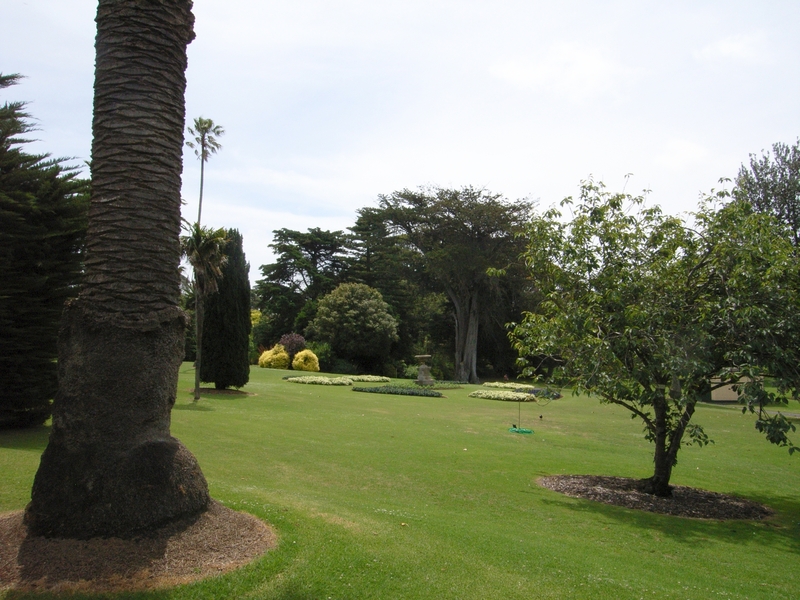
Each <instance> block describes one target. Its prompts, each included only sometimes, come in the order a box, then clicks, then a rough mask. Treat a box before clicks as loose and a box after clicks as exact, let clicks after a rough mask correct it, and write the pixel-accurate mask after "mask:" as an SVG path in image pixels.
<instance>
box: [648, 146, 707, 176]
mask: <svg viewBox="0 0 800 600" xmlns="http://www.w3.org/2000/svg"><path fill="white" fill-rule="evenodd" d="M708 156H709V152H708V149H707V148H705V147H704V146H701V145H700V144H697V143H695V142H692V141H689V140H684V139H677V138H675V139H671V140H669V141H667V143H666V144H664V146H663V148H662V150H661V151H660V152H659V153H658V154H657V155H656V156H655V159H654V162H655V164H656V165H657V166H659V167H662V168H664V169H669V170H671V171H680V170H683V169H685V168H687V167H690V166H693V165H696V164H698V163H702V162H704V161H705V160H706V158H707V157H708Z"/></svg>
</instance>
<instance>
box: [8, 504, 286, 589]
mask: <svg viewBox="0 0 800 600" xmlns="http://www.w3.org/2000/svg"><path fill="white" fill-rule="evenodd" d="M22 515H23V511H15V512H11V513H5V514H0V590H7V589H16V590H21V591H56V592H60V591H70V592H72V591H81V592H116V591H122V590H126V591H128V590H146V589H156V588H163V587H171V586H175V585H180V584H184V583H190V582H192V581H197V580H199V579H204V578H206V577H211V576H214V575H219V574H221V573H225V572H227V571H231V570H233V569H236V568H237V567H240V566H243V565H245V564H247V563H249V562H251V561H253V560H255V559H256V558H258V557H259V556H261V555H263V554H264V553H265V552H267V551H268V550H270V549H272V548H274V547H275V546H276V545H277V537H276V535H275V532H274V530H273V529H272V528H271V527H269V526H268V525H267V524H266V523H264V522H263V521H260V520H259V519H257V518H256V517H254V516H252V515H248V514H246V513H240V512H236V511H233V510H231V509H229V508H226V507H225V506H223V505H222V504H219V503H218V502H212V504H211V506H210V507H209V509H208V510H207V511H206V512H204V513H202V514H201V515H200V516H199V517H195V518H194V519H191V520H188V521H184V522H181V523H176V524H172V525H169V526H167V527H164V528H162V529H160V530H158V531H157V532H155V533H153V534H151V535H149V536H147V537H139V538H134V539H131V540H122V539H118V538H108V539H99V538H98V539H91V540H67V539H47V538H42V537H29V536H28V535H27V530H26V528H25V526H24V525H23V524H22Z"/></svg>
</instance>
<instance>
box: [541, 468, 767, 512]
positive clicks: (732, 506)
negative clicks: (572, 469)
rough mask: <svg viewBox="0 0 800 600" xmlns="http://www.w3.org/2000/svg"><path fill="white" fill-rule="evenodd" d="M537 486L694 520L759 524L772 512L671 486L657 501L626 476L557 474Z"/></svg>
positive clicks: (740, 500)
mask: <svg viewBox="0 0 800 600" xmlns="http://www.w3.org/2000/svg"><path fill="white" fill-rule="evenodd" d="M538 482H539V485H541V486H542V487H546V488H547V489H550V490H553V491H555V492H560V493H562V494H565V495H567V496H571V497H573V498H583V499H585V500H594V501H596V502H603V503H605V504H613V505H615V506H623V507H625V508H632V509H636V510H645V511H649V512H654V513H661V514H665V515H673V516H676V517H689V518H693V519H716V520H720V521H724V520H729V519H742V520H747V521H759V520H761V519H764V518H766V517H768V516H770V515H771V514H772V510H770V509H769V508H767V507H766V506H764V505H762V504H758V503H757V502H752V501H751V500H745V499H743V498H737V497H735V496H728V495H726V494H719V493H717V492H709V491H706V490H700V489H697V488H690V487H684V486H680V485H675V486H672V497H670V498H660V497H658V496H653V495H651V494H646V493H644V492H642V491H640V489H639V488H640V486H641V481H640V480H638V479H629V478H626V477H601V476H597V475H558V476H551V477H541V478H539V479H538Z"/></svg>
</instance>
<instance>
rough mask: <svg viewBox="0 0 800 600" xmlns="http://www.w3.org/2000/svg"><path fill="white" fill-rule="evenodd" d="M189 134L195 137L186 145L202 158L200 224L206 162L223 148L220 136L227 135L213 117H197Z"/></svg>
mask: <svg viewBox="0 0 800 600" xmlns="http://www.w3.org/2000/svg"><path fill="white" fill-rule="evenodd" d="M188 129H189V135H191V136H193V138H194V139H191V140H186V145H187V146H189V148H192V149H193V150H194V154H195V156H197V158H199V159H200V203H199V204H198V207H197V224H198V225H200V214H201V213H202V211H203V179H204V177H205V164H206V163H207V162H208V159H209V158H210V157H211V155H212V154H216V153H217V151H218V150H219V149H220V148H222V144H220V143H219V140H218V139H217V138H218V137H220V136H222V135H225V130H224V129H223V128H222V126H220V125H215V124H214V121H212V120H211V119H204V118H203V117H197V118H196V119H195V120H194V127H189V128H188Z"/></svg>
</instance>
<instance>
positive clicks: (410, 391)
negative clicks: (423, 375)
mask: <svg viewBox="0 0 800 600" xmlns="http://www.w3.org/2000/svg"><path fill="white" fill-rule="evenodd" d="M352 390H353V391H354V392H367V393H369V394H391V395H393V396H424V397H427V398H441V397H442V393H441V392H437V391H436V390H431V389H428V388H424V387H418V388H412V387H405V386H399V385H383V386H375V387H357V386H353V388H352Z"/></svg>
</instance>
